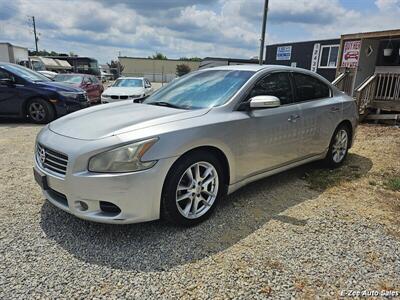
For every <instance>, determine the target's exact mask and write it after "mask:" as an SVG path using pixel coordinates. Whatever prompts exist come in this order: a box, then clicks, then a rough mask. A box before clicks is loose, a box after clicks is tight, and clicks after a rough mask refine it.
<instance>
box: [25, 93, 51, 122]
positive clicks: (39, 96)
mask: <svg viewBox="0 0 400 300" xmlns="http://www.w3.org/2000/svg"><path fill="white" fill-rule="evenodd" d="M33 99H42V100H44V101H46V102H47V103H49V104H50V106H51V107H52V108H53V110H54V113H55V115H56V116H57V109H56V107H55V106H54V104H53V103H51V102H50V100H49V99H48V98H46V97H44V96H43V95H35V96H30V97H28V98H26V99H25V101H24V102H23V104H22V114H23V116H24V117H26V116H27V114H28V103H29V102H30V101H32V100H33Z"/></svg>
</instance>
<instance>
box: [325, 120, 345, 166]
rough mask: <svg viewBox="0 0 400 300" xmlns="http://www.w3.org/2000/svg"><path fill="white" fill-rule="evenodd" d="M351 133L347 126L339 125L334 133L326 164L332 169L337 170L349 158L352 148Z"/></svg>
mask: <svg viewBox="0 0 400 300" xmlns="http://www.w3.org/2000/svg"><path fill="white" fill-rule="evenodd" d="M350 139H351V133H350V129H349V127H348V126H347V125H345V124H342V125H339V126H338V127H337V128H336V130H335V132H334V133H333V136H332V139H331V143H330V145H329V150H328V153H327V154H326V157H325V163H326V165H327V166H328V167H330V168H337V167H339V166H340V165H341V164H343V161H344V160H345V159H346V157H347V153H348V151H349V148H350Z"/></svg>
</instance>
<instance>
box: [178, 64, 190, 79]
mask: <svg viewBox="0 0 400 300" xmlns="http://www.w3.org/2000/svg"><path fill="white" fill-rule="evenodd" d="M190 71H191V70H190V67H189V66H188V65H187V64H179V65H177V66H176V75H177V76H179V77H181V76H183V75H185V74H187V73H189V72H190Z"/></svg>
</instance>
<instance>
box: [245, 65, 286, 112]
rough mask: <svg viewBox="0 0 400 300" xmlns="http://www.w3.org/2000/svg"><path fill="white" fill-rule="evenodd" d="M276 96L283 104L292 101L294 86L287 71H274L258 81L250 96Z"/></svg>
mask: <svg viewBox="0 0 400 300" xmlns="http://www.w3.org/2000/svg"><path fill="white" fill-rule="evenodd" d="M260 95H264V96H275V97H278V98H279V100H281V105H284V104H288V103H292V102H293V95H292V87H291V85H290V80H289V75H288V74H287V73H274V74H271V75H268V76H267V77H264V78H263V79H261V80H260V81H259V82H257V83H256V85H255V86H254V88H253V90H252V91H251V94H250V97H254V96H260Z"/></svg>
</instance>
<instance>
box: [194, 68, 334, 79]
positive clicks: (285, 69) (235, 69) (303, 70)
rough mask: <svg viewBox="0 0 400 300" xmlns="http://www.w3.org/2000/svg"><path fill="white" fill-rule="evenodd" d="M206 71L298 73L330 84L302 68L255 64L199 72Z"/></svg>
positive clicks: (321, 77)
mask: <svg viewBox="0 0 400 300" xmlns="http://www.w3.org/2000/svg"><path fill="white" fill-rule="evenodd" d="M206 70H234V71H253V72H255V73H257V72H259V71H264V70H266V71H294V72H298V73H303V74H307V75H310V76H313V77H317V78H318V79H320V80H322V81H324V82H325V83H329V84H331V82H330V81H328V80H327V79H326V78H324V77H323V76H321V75H319V74H317V73H315V72H312V71H311V70H307V69H303V68H296V67H290V66H282V65H256V64H243V65H229V66H219V67H212V68H205V69H200V70H199V71H206Z"/></svg>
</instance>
